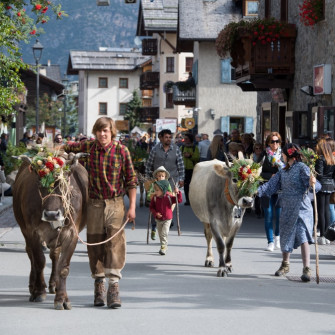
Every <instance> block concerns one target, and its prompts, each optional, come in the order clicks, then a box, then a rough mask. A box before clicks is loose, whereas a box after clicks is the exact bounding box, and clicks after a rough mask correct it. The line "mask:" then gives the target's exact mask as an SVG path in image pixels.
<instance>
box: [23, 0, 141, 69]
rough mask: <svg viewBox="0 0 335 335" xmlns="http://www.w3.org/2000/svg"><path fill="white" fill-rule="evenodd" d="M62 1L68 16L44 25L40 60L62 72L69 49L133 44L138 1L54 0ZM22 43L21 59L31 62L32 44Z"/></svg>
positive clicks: (32, 59) (33, 41) (33, 61)
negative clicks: (104, 4) (129, 2)
mask: <svg viewBox="0 0 335 335" xmlns="http://www.w3.org/2000/svg"><path fill="white" fill-rule="evenodd" d="M54 1H55V3H61V4H62V9H63V10H64V11H65V12H66V13H67V14H68V15H69V16H68V17H64V18H63V19H62V20H56V19H54V18H52V19H50V21H49V22H48V23H47V24H45V25H43V28H44V30H45V34H42V35H41V36H40V37H39V38H38V39H39V41H40V42H41V43H42V45H43V46H44V49H43V54H42V59H41V61H40V62H41V63H42V64H47V62H48V60H50V61H51V64H59V65H60V66H61V71H62V75H63V73H64V72H65V71H66V67H67V62H68V59H69V52H70V50H86V51H95V50H98V48H99V47H120V46H123V47H135V43H134V38H135V34H136V26H137V15H138V7H139V1H140V0H137V2H136V4H125V2H124V0H110V5H109V6H97V5H96V0H54ZM34 43H35V39H32V40H31V41H30V43H29V44H24V45H22V55H23V56H22V58H23V60H24V61H25V62H26V63H29V64H34V63H35V60H34V57H33V51H32V46H33V45H34Z"/></svg>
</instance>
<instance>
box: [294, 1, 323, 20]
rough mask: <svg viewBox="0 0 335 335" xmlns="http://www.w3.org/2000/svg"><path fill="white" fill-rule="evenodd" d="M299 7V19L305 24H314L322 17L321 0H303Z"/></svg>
mask: <svg viewBox="0 0 335 335" xmlns="http://www.w3.org/2000/svg"><path fill="white" fill-rule="evenodd" d="M299 9H300V13H299V16H300V21H301V22H302V23H303V24H304V25H305V26H314V25H315V24H316V23H318V22H319V21H320V20H321V19H322V18H323V0H304V2H303V4H302V5H299Z"/></svg>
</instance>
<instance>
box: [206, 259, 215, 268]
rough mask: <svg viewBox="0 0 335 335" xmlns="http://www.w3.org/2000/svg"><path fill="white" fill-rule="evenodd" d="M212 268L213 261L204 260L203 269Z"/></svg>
mask: <svg viewBox="0 0 335 335" xmlns="http://www.w3.org/2000/svg"><path fill="white" fill-rule="evenodd" d="M213 266H214V262H213V261H209V260H206V262H205V267H206V268H212V267H213Z"/></svg>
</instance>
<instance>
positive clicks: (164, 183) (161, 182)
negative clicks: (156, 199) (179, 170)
mask: <svg viewBox="0 0 335 335" xmlns="http://www.w3.org/2000/svg"><path fill="white" fill-rule="evenodd" d="M155 184H156V185H157V186H158V187H159V188H160V189H161V190H162V191H163V194H165V193H166V192H167V191H168V190H169V186H170V183H169V182H168V181H167V180H165V179H164V180H157V181H155Z"/></svg>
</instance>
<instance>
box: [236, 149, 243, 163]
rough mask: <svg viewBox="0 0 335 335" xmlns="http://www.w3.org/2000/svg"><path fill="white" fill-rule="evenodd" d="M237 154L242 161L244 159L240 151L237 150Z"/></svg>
mask: <svg viewBox="0 0 335 335" xmlns="http://www.w3.org/2000/svg"><path fill="white" fill-rule="evenodd" d="M237 155H238V159H239V160H242V161H243V160H244V155H243V152H242V151H239V152H238V154H237Z"/></svg>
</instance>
